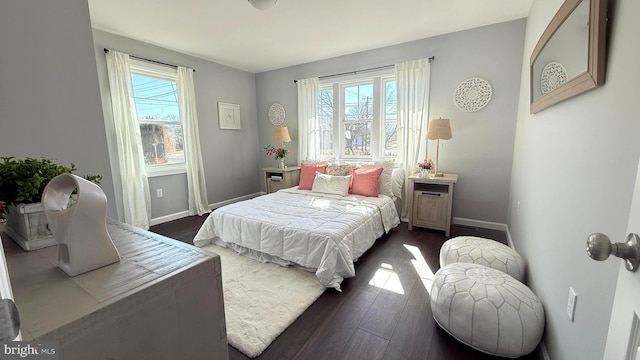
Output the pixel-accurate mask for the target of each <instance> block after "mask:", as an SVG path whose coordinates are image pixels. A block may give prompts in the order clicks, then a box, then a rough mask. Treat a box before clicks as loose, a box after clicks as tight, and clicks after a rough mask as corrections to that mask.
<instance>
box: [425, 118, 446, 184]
mask: <svg viewBox="0 0 640 360" xmlns="http://www.w3.org/2000/svg"><path fill="white" fill-rule="evenodd" d="M440 139H442V140H449V139H451V125H450V124H449V119H443V118H438V119H431V120H430V121H429V127H428V129H427V140H438V143H437V145H436V146H437V147H436V168H435V174H434V175H433V176H444V174H442V173H439V172H438V158H439V155H440Z"/></svg>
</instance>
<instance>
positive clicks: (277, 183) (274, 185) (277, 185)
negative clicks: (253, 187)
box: [267, 178, 290, 193]
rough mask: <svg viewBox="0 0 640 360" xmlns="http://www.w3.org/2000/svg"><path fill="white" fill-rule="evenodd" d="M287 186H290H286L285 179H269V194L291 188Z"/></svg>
mask: <svg viewBox="0 0 640 360" xmlns="http://www.w3.org/2000/svg"><path fill="white" fill-rule="evenodd" d="M286 185H288V184H286V181H285V180H284V179H277V178H269V179H267V193H272V192H276V191H278V190H280V189H284V188H287V187H290V186H286Z"/></svg>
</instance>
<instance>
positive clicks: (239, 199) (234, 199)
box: [209, 191, 265, 210]
mask: <svg viewBox="0 0 640 360" xmlns="http://www.w3.org/2000/svg"><path fill="white" fill-rule="evenodd" d="M264 194H265V192H262V191H261V192H257V193H253V194H249V195H244V196H240V197H237V198H233V199H229V200H224V201H220V202H217V203H213V204H209V209H211V210H214V209H217V208H219V207H222V206H225V205H229V204H233V203H237V202H239V201H243V200H249V199H253V198H254V197H258V196H260V195H264Z"/></svg>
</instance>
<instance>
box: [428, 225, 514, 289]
mask: <svg viewBox="0 0 640 360" xmlns="http://www.w3.org/2000/svg"><path fill="white" fill-rule="evenodd" d="M457 262H463V263H472V264H480V265H484V266H488V267H490V268H493V269H496V270H500V271H502V272H505V273H507V274H509V275H511V276H513V277H514V278H515V279H516V280H518V281H521V282H522V281H524V260H522V257H521V256H520V255H519V254H518V253H517V252H516V251H515V250H513V249H512V248H510V247H508V246H507V245H504V244H502V243H499V242H497V241H495V240H491V239H485V238H481V237H475V236H458V237H455V238H452V239H450V240H447V241H446V242H445V243H444V244H443V245H442V247H441V248H440V267H444V266H446V265H449V264H452V263H457Z"/></svg>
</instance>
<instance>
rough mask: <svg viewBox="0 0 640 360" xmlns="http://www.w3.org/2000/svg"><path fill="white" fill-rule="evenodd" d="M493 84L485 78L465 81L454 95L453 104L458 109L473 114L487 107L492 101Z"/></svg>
mask: <svg viewBox="0 0 640 360" xmlns="http://www.w3.org/2000/svg"><path fill="white" fill-rule="evenodd" d="M491 95H492V90H491V84H489V82H488V81H487V80H485V79H483V78H479V77H473V78H469V79H467V80H465V81H463V82H462V83H461V84H460V85H458V88H457V89H456V91H455V92H454V93H453V102H454V103H455V104H456V106H457V107H458V109H460V110H462V111H465V112H473V111H478V110H480V109H482V108H483V107H485V106H487V104H488V103H489V101H491Z"/></svg>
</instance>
